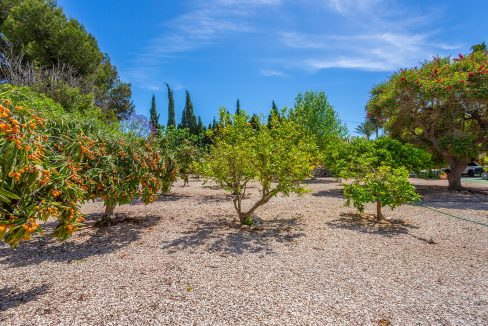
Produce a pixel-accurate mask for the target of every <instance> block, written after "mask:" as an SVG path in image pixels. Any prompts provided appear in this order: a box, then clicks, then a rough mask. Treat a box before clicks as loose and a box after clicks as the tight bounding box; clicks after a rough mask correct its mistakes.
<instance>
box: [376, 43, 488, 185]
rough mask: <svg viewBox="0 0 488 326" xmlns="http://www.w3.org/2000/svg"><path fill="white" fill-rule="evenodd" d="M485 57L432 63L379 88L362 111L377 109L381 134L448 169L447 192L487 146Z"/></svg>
mask: <svg viewBox="0 0 488 326" xmlns="http://www.w3.org/2000/svg"><path fill="white" fill-rule="evenodd" d="M487 62H488V53H487V51H486V50H483V49H480V50H478V51H474V52H472V53H470V54H468V55H465V56H463V55H459V57H458V58H454V59H452V58H450V57H446V58H434V59H433V60H431V61H426V62H425V63H423V64H422V65H421V66H420V67H414V68H411V69H403V70H401V71H400V72H398V73H395V74H393V75H392V76H391V77H390V79H389V80H388V81H387V82H386V83H384V84H382V85H381V91H380V92H378V93H376V94H375V95H374V96H373V97H372V98H371V100H370V103H369V104H368V107H377V108H381V110H382V115H383V117H384V118H385V129H387V130H388V131H389V132H390V134H391V135H392V136H393V137H395V138H399V139H402V140H405V141H409V142H412V143H415V144H418V145H419V146H425V147H427V148H429V149H430V150H431V151H432V152H433V153H434V154H436V155H438V156H440V157H442V158H443V159H444V160H445V161H447V163H448V164H449V166H450V169H451V172H450V173H449V175H448V180H449V189H450V190H459V189H461V175H462V173H463V170H464V168H465V167H466V165H467V163H469V162H470V160H471V159H472V158H474V157H477V156H478V155H479V154H480V152H481V151H482V150H483V148H486V146H485V145H486V143H487V141H488V133H487V132H486V131H487V130H488V113H487V106H488V101H487V99H488V78H487V75H488V69H487V68H486V65H487Z"/></svg>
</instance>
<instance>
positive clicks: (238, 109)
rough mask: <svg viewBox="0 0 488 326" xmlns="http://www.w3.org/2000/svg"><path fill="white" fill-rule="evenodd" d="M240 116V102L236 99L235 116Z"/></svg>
mask: <svg viewBox="0 0 488 326" xmlns="http://www.w3.org/2000/svg"><path fill="white" fill-rule="evenodd" d="M239 114H241V102H239V99H237V103H236V115H239Z"/></svg>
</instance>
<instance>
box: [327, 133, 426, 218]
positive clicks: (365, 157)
mask: <svg viewBox="0 0 488 326" xmlns="http://www.w3.org/2000/svg"><path fill="white" fill-rule="evenodd" d="M326 161H327V162H329V166H332V167H333V170H334V172H335V173H336V174H337V175H338V176H339V177H340V178H342V179H345V180H348V179H353V181H352V183H347V182H346V183H344V197H345V198H346V205H347V206H349V205H350V204H351V202H352V204H353V205H354V207H356V208H357V209H358V210H359V212H361V213H363V212H364V207H365V204H367V203H376V218H377V219H378V220H381V219H382V218H383V213H382V210H381V209H382V207H383V206H389V207H390V208H391V209H394V208H395V207H398V206H400V205H402V204H404V203H408V202H414V201H417V200H419V196H418V194H417V193H416V192H415V187H414V186H413V185H412V184H411V183H410V182H409V181H408V176H409V172H410V171H417V170H418V169H421V168H424V167H426V166H429V162H430V155H429V153H427V152H425V151H423V150H421V149H418V148H415V147H413V146H412V145H409V144H402V143H401V142H399V141H397V140H394V139H390V138H379V139H378V140H375V141H368V140H366V139H362V138H357V139H354V140H352V141H351V142H350V143H343V144H338V145H337V146H336V149H335V151H333V152H332V154H331V155H330V156H328V157H327V158H326Z"/></svg>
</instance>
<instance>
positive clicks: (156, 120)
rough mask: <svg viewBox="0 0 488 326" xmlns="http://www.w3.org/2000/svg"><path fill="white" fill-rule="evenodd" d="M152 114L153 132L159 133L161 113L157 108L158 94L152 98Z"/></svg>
mask: <svg viewBox="0 0 488 326" xmlns="http://www.w3.org/2000/svg"><path fill="white" fill-rule="evenodd" d="M149 114H150V120H149V121H150V125H151V133H152V134H157V133H158V131H159V114H158V111H157V110H156V96H154V94H153V96H152V99H151V109H150V110H149Z"/></svg>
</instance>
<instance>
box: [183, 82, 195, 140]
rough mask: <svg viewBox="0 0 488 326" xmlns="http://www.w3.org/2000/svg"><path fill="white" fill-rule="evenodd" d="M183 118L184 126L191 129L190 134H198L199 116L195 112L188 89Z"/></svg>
mask: <svg viewBox="0 0 488 326" xmlns="http://www.w3.org/2000/svg"><path fill="white" fill-rule="evenodd" d="M183 119H184V120H185V121H184V125H183V128H188V129H190V134H193V135H195V134H197V129H198V125H197V118H196V117H195V114H194V113H193V103H192V102H191V98H190V92H188V90H186V100H185V108H184V110H183ZM182 124H183V122H182Z"/></svg>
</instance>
